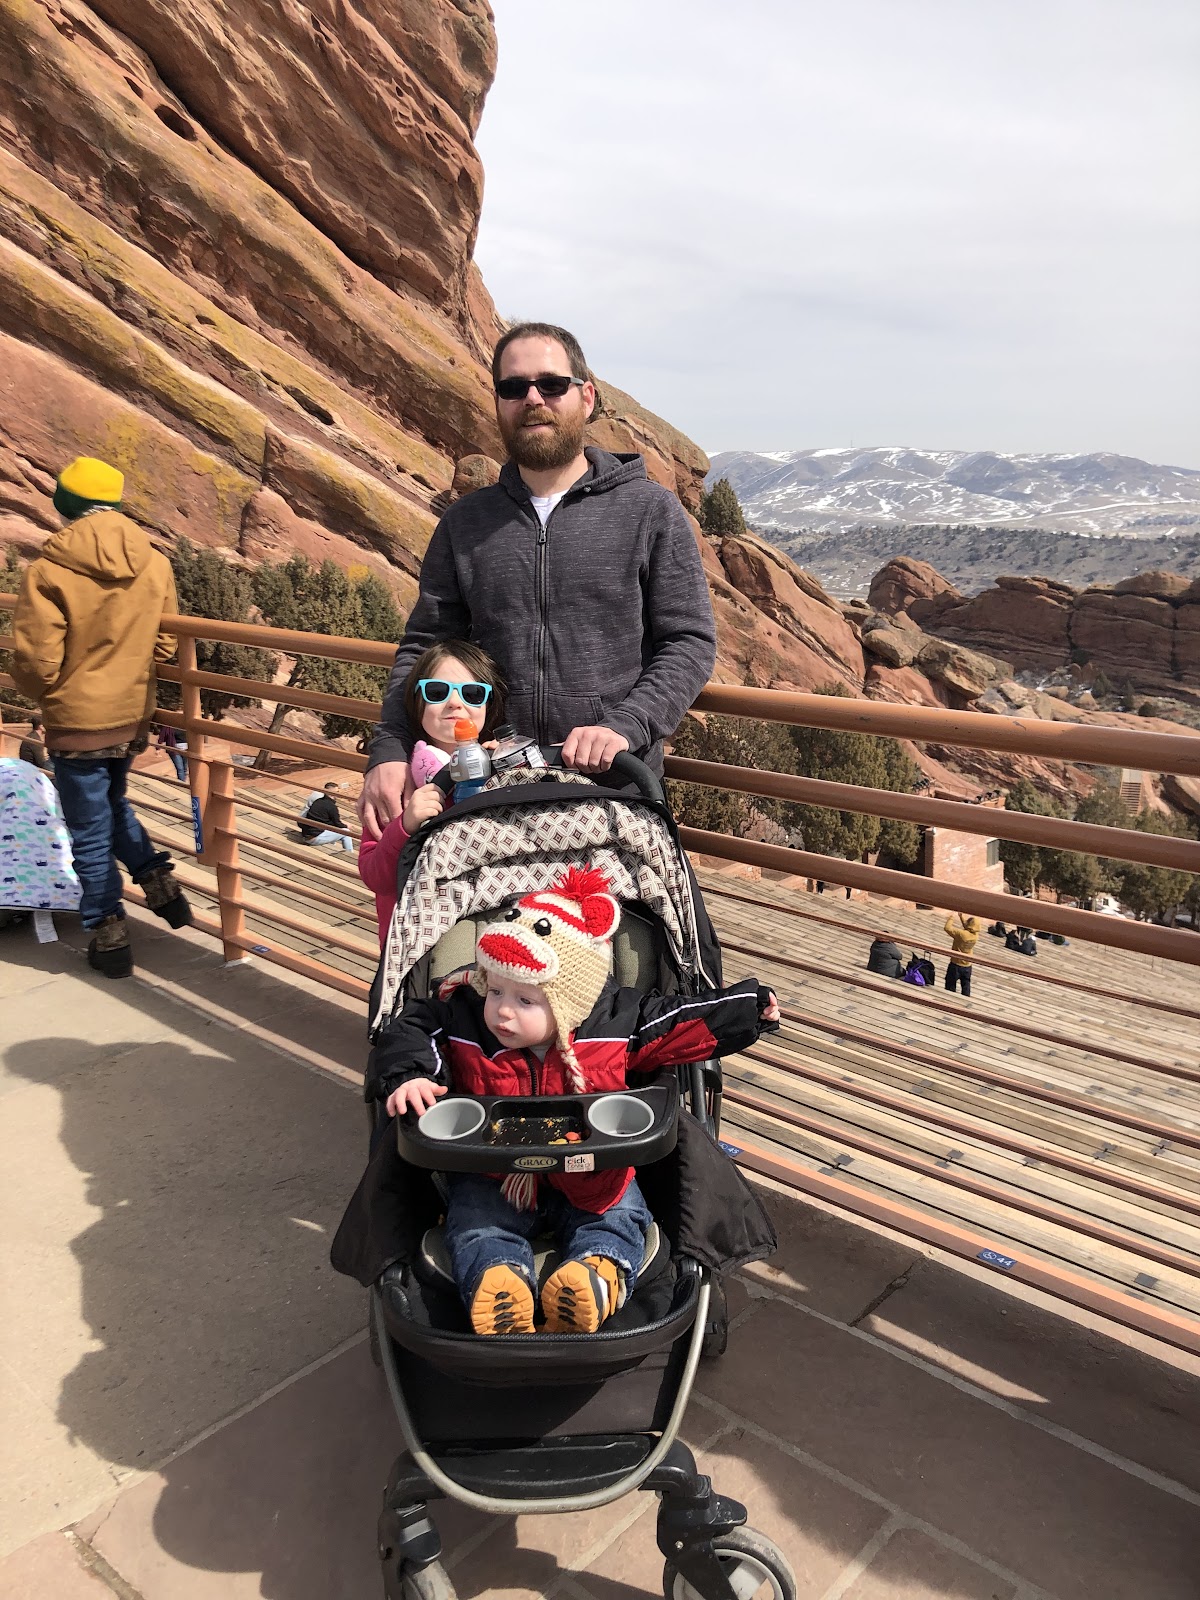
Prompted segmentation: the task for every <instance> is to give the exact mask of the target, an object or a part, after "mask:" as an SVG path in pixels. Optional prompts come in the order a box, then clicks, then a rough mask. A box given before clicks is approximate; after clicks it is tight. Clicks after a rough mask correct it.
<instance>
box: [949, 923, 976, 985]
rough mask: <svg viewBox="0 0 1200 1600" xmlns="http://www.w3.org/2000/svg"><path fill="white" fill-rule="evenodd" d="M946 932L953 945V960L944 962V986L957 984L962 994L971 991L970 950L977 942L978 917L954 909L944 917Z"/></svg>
mask: <svg viewBox="0 0 1200 1600" xmlns="http://www.w3.org/2000/svg"><path fill="white" fill-rule="evenodd" d="M946 932H947V933H948V934H949V935H950V942H951V944H953V946H954V960H953V961H947V963H946V987H947V989H949V990H951V991H953V989H954V987H955V985H956V984H957V985H958V986H959V987H960V988H961V989H962V992H963V994H964V995H969V994H970V993H971V952H972V951H973V950H974V948H975V946H976V945H977V944H978V943H979V918H978V917H965V916H964V915H963V914H962V912H961V911H955V912H953V913H951V915H950V916H948V917H947V918H946Z"/></svg>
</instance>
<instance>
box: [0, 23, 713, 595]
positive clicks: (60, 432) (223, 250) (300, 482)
mask: <svg viewBox="0 0 1200 1600" xmlns="http://www.w3.org/2000/svg"><path fill="white" fill-rule="evenodd" d="M495 58H496V40H495V33H494V29H493V24H492V15H491V11H490V8H489V7H488V6H487V5H486V4H485V3H484V0H432V3H431V0H396V3H393V4H389V5H386V6H385V5H379V4H374V3H371V0H310V3H308V4H305V5H303V6H301V5H297V4H292V3H291V0H282V3H278V0H232V3H231V0H92V3H91V4H84V3H82V0H0V537H5V538H7V539H8V540H10V541H14V540H15V541H16V542H19V543H22V544H24V545H25V546H27V547H28V546H30V545H33V544H36V542H37V538H38V534H37V530H39V529H40V530H42V531H43V532H44V531H46V530H48V529H51V528H53V527H55V526H56V525H57V519H56V518H55V517H54V514H53V512H52V511H51V509H50V506H49V492H50V490H51V488H52V484H51V481H50V479H51V474H52V472H53V470H55V469H56V468H57V467H58V466H60V465H61V464H62V463H63V462H64V461H66V460H68V459H69V458H70V457H71V456H72V455H74V454H76V453H77V452H79V451H87V452H88V453H91V454H96V455H101V456H104V457H106V458H108V459H110V460H112V461H114V462H116V463H117V464H118V465H120V466H121V467H123V468H124V469H125V470H126V472H127V475H128V479H129V483H128V501H129V506H130V509H131V510H132V511H133V513H134V514H135V515H136V516H137V517H138V518H139V519H140V520H142V521H143V522H145V523H146V524H147V525H148V527H150V529H151V530H153V531H156V532H157V533H159V534H160V535H162V536H163V537H164V538H167V539H169V538H170V537H172V536H177V535H180V534H187V535H188V536H189V537H191V538H192V539H194V540H198V541H201V542H204V543H208V544H213V545H220V546H224V547H226V548H227V549H229V550H230V551H231V552H233V551H237V552H240V554H241V555H242V556H244V557H246V558H248V559H250V560H254V559H256V558H261V557H262V556H263V555H265V554H268V553H273V552H275V551H277V550H279V549H287V548H300V549H302V550H304V551H306V552H307V553H309V554H311V555H314V556H321V555H324V554H330V555H333V556H334V557H335V558H337V559H340V560H342V561H343V562H346V561H349V560H350V559H356V560H362V559H363V555H362V552H363V550H366V551H367V552H369V553H370V554H369V555H368V558H367V559H368V560H370V559H371V557H372V556H373V557H374V559H375V563H376V564H377V565H378V566H379V567H380V569H381V570H383V569H384V564H385V563H386V564H387V567H388V568H390V569H391V576H392V577H393V581H395V583H396V586H397V588H398V589H399V591H400V593H401V595H402V596H406V595H407V596H411V593H412V592H413V584H412V578H413V575H414V574H415V572H416V570H417V567H418V564H419V561H420V556H421V553H422V551H423V549H424V547H425V544H426V542H427V540H428V537H429V533H430V531H431V529H432V527H433V523H434V520H435V516H434V511H433V506H434V504H435V503H436V501H437V498H438V496H441V495H445V494H446V493H447V492H448V491H450V488H451V484H452V482H453V480H454V475H455V466H456V463H457V462H458V461H460V460H461V459H462V458H464V457H469V456H475V455H485V456H490V457H495V456H496V455H498V454H499V451H500V445H499V439H498V437H497V433H496V426H495V420H494V415H493V410H492V401H491V394H490V385H489V382H488V376H487V370H486V365H485V358H486V355H487V353H488V351H489V350H490V347H491V344H492V342H493V340H494V338H495V336H496V333H497V331H498V325H497V321H496V316H495V312H494V309H493V307H492V303H491V300H490V299H489V297H488V294H487V291H486V290H485V289H484V287H483V284H482V282H481V280H480V278H479V275H478V273H477V271H476V269H475V268H474V266H473V265H472V261H471V253H472V249H473V246H474V241H475V233H476V228H477V226H478V221H479V209H480V203H481V198H482V187H483V173H482V169H481V165H480V161H479V156H478V154H477V152H476V150H475V147H474V143H473V136H474V133H475V130H476V128H477V126H478V122H479V116H480V112H481V109H482V105H483V99H484V95H485V94H486V92H487V89H488V87H489V85H490V83H491V81H492V76H493V72H494V69H495ZM604 393H605V400H606V414H605V416H604V418H603V419H602V420H601V421H600V422H599V423H598V424H597V427H596V438H597V441H598V442H600V443H603V444H605V445H607V446H609V447H612V448H617V449H639V450H642V451H643V452H644V454H645V456H646V460H647V467H648V470H649V471H650V473H651V474H652V476H654V477H655V478H657V479H658V480H659V481H660V482H663V483H665V484H667V485H669V486H670V487H671V488H673V489H676V490H677V491H678V492H679V494H680V495H681V497H682V498H683V499H684V501H685V503H687V504H689V505H693V506H694V505H695V504H696V503H697V500H698V495H699V490H700V484H701V479H702V477H703V473H704V472H705V470H706V469H707V465H708V463H707V460H706V458H705V456H704V454H703V452H701V451H700V450H699V449H697V448H696V446H695V445H693V444H692V443H691V441H690V440H688V439H686V438H684V437H683V435H682V434H680V433H679V432H678V431H677V430H676V429H674V428H672V427H671V426H670V425H669V424H668V423H666V422H663V421H662V420H661V419H660V418H657V417H654V416H652V415H651V414H650V413H648V412H646V411H644V410H643V409H642V408H641V407H639V406H638V405H637V403H636V402H635V401H633V400H631V399H630V398H629V397H628V396H626V395H623V394H622V393H621V392H620V391H619V390H616V389H612V388H609V387H608V386H607V385H605V386H604Z"/></svg>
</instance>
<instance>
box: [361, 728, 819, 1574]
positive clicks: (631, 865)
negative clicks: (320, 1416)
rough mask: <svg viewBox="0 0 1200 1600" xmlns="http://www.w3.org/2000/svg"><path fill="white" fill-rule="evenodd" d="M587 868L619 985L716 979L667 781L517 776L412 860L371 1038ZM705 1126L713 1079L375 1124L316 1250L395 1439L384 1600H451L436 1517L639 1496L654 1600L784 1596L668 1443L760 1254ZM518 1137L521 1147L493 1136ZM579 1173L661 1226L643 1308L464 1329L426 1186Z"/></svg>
mask: <svg viewBox="0 0 1200 1600" xmlns="http://www.w3.org/2000/svg"><path fill="white" fill-rule="evenodd" d="M541 755H542V758H543V759H544V760H548V761H550V762H553V759H554V753H553V752H549V751H545V752H542V753H541ZM614 781H615V783H623V784H629V785H630V789H622V788H617V787H615V786H611V787H610V785H613V784H614ZM631 790H633V791H635V792H631ZM585 861H587V862H590V863H591V864H592V865H594V866H596V867H599V868H601V869H602V870H603V871H604V872H605V874H606V876H607V877H608V879H609V882H610V885H611V886H612V892H613V893H614V894H615V895H616V896H617V897H618V899H619V900H620V901H621V904H622V911H623V915H622V923H621V926H620V928H619V929H618V931H617V934H616V936H615V938H614V941H613V966H614V976H615V978H616V981H617V982H618V983H619V984H621V985H623V986H626V985H627V986H630V987H634V988H638V989H639V990H641V991H642V992H647V991H648V990H650V989H652V988H653V989H659V990H661V991H663V992H666V993H675V994H685V995H687V994H691V993H695V992H696V991H697V990H698V989H699V988H700V987H716V986H718V985H719V984H720V982H721V971H720V961H721V958H720V949H719V947H718V945H717V941H716V937H715V935H714V934H713V931H712V928H711V925H710V923H709V921H708V916H707V913H706V912H705V909H704V905H703V901H702V899H701V897H700V893H699V888H698V886H697V884H696V881H695V878H694V876H693V875H692V872H691V868H690V865H689V863H688V861H687V858H686V855H685V854H684V852H683V849H682V846H681V845H680V843H679V838H678V834H677V832H676V829H675V824H674V822H673V820H672V818H671V815H670V812H669V810H668V808H667V805H666V801H665V797H664V794H663V790H662V786H661V785H660V783H659V781H658V779H657V778H656V777H655V776H654V775H653V774H652V773H651V772H650V771H649V770H648V769H647V768H646V767H645V766H644V765H643V764H642V763H641V762H640V761H637V760H636V759H635V758H633V757H631V756H628V755H621V756H618V758H617V760H616V761H615V762H614V763H613V767H612V770H611V772H610V773H609V774H608V775H607V779H606V780H602V781H601V782H600V783H593V782H592V781H590V780H589V779H587V778H584V777H583V776H582V775H581V774H577V773H573V772H566V771H561V770H558V771H553V770H547V769H545V768H543V769H542V770H541V771H535V770H531V769H530V768H528V767H523V768H518V769H512V770H508V771H505V772H502V773H497V774H495V775H493V777H492V779H491V780H489V783H488V785H487V786H486V787H485V788H484V789H483V790H481V791H480V792H479V793H477V794H475V795H473V796H472V797H470V798H469V799H467V800H465V801H463V802H462V803H460V804H458V805H456V806H454V807H453V809H451V810H449V811H447V812H443V813H442V815H441V816H440V817H438V818H436V819H435V820H434V821H433V822H432V823H430V824H428V825H427V826H426V827H424V828H422V829H421V830H420V831H419V832H418V833H417V834H416V835H415V836H414V837H413V839H412V840H410V842H409V843H408V844H407V845H406V846H405V849H404V852H403V854H402V856H401V859H400V863H399V871H398V889H399V897H398V901H397V907H396V913H395V915H394V917H393V919H392V924H391V928H390V930H389V934H388V939H387V943H386V946H385V950H384V956H383V960H382V962H381V964H380V969H379V972H378V974H377V977H376V980H375V983H374V986H373V988H372V995H371V1030H372V1034H374V1033H375V1031H376V1030H377V1029H378V1028H379V1027H380V1025H381V1024H382V1023H383V1022H384V1021H386V1019H387V1018H389V1017H390V1016H391V1015H392V1014H393V1012H394V1011H395V1009H396V1008H397V1007H398V1006H400V1005H402V1004H404V1003H405V1001H406V1000H407V999H409V998H410V997H422V996H427V995H428V994H429V993H431V992H433V991H434V990H436V988H437V986H438V984H439V982H440V981H443V980H445V978H446V977H447V975H448V974H450V973H453V972H454V971H455V970H456V969H458V968H461V967H465V966H467V965H469V964H471V963H472V962H473V959H474V947H475V922H476V919H479V920H481V921H483V920H491V919H492V918H494V917H495V916H496V915H497V913H498V911H499V910H500V908H501V907H503V906H505V905H506V904H507V903H508V902H510V901H511V900H513V899H515V898H516V897H518V896H520V895H522V894H525V893H527V892H529V891H530V890H533V889H545V888H548V887H549V886H550V885H551V883H552V882H554V880H555V879H556V878H557V877H558V876H559V875H560V874H561V873H562V872H563V870H564V869H565V868H567V867H570V866H576V865H581V864H582V863H583V862H585ZM618 1102H619V1104H618ZM602 1103H603V1104H602ZM720 1107H721V1068H720V1063H719V1062H717V1061H707V1062H703V1063H694V1064H691V1065H689V1066H687V1067H681V1068H678V1069H674V1068H672V1069H668V1070H667V1072H665V1073H663V1074H660V1075H659V1077H658V1078H657V1079H656V1080H654V1081H652V1082H651V1084H650V1086H649V1087H647V1088H645V1089H643V1090H638V1091H634V1090H629V1091H626V1092H625V1093H621V1094H608V1095H583V1096H580V1097H578V1098H577V1100H575V1099H572V1100H568V1101H564V1100H563V1099H554V1100H546V1101H542V1102H539V1101H537V1100H536V1099H532V1098H525V1099H521V1100H512V1099H509V1100H505V1101H492V1102H489V1101H488V1100H487V1099H475V1098H472V1097H468V1096H463V1095H452V1096H450V1097H449V1098H448V1099H446V1100H443V1101H441V1102H439V1104H438V1105H437V1106H436V1107H434V1108H433V1109H432V1111H431V1112H427V1113H426V1114H425V1116H424V1117H422V1118H421V1119H420V1121H419V1123H418V1122H417V1121H416V1120H415V1119H414V1118H412V1117H411V1116H406V1117H402V1118H399V1119H397V1120H396V1122H395V1123H394V1124H393V1123H392V1122H390V1121H389V1120H388V1119H387V1118H386V1113H385V1112H384V1109H383V1107H382V1105H380V1104H379V1103H378V1102H374V1103H372V1104H371V1105H370V1106H369V1112H370V1116H371V1123H372V1148H371V1155H370V1158H369V1160H368V1164H367V1169H366V1172H365V1173H364V1175H363V1178H362V1181H361V1182H360V1184H359V1186H358V1189H357V1191H356V1193H355V1195H354V1197H353V1199H352V1200H351V1202H350V1205H349V1207H348V1208H347V1211H346V1214H345V1216H344V1218H343V1220H342V1223H341V1225H340V1227H339V1229H338V1232H337V1236H336V1237H335V1239H334V1243H333V1248H332V1252H331V1256H332V1261H333V1265H334V1266H335V1267H336V1268H337V1269H338V1270H339V1271H341V1272H345V1273H347V1274H349V1275H350V1276H352V1277H355V1278H357V1279H358V1281H359V1282H360V1283H362V1284H363V1285H364V1286H365V1287H367V1288H368V1289H369V1292H370V1296H369V1318H370V1340H371V1351H372V1355H373V1358H374V1359H375V1361H376V1363H377V1364H378V1365H380V1366H381V1367H382V1369H383V1372H384V1375H385V1377H386V1380H387V1386H388V1389H389V1391H390V1394H391V1399H392V1403H393V1405H394V1407H395V1411H396V1416H397V1418H398V1420H399V1424H400V1429H401V1433H402V1435H403V1439H404V1445H405V1451H404V1453H403V1454H402V1455H401V1456H400V1457H399V1458H398V1460H397V1461H396V1463H395V1465H394V1466H393V1468H392V1471H391V1475H390V1478H389V1481H388V1484H387V1488H386V1490H385V1492H384V1499H383V1510H382V1513H381V1515H380V1519H379V1554H380V1559H381V1562H382V1564H383V1576H384V1593H385V1596H387V1597H389V1600H453V1597H454V1590H453V1586H452V1584H451V1581H450V1579H449V1577H448V1576H447V1574H446V1571H445V1569H444V1567H443V1566H442V1564H441V1562H440V1560H439V1557H440V1555H441V1542H440V1539H439V1536H438V1532H437V1529H436V1527H435V1526H434V1524H433V1522H432V1521H431V1519H430V1517H429V1514H428V1511H427V1502H428V1501H430V1500H431V1499H435V1498H438V1497H443V1496H444V1497H448V1498H452V1499H455V1500H459V1501H461V1502H463V1503H465V1504H467V1505H470V1506H474V1507H476V1508H478V1509H480V1510H482V1511H485V1512H487V1513H489V1514H491V1515H501V1516H503V1515H512V1516H515V1515H519V1514H525V1513H530V1512H564V1513H565V1512H573V1511H586V1510H591V1509H593V1508H595V1507H597V1506H602V1505H606V1504H608V1503H609V1502H611V1501H614V1500H617V1499H619V1498H620V1497H621V1496H622V1495H625V1494H627V1493H628V1492H629V1491H631V1490H633V1489H644V1490H650V1491H653V1492H655V1493H657V1494H658V1495H659V1497H660V1507H659V1512H658V1521H657V1540H658V1545H659V1548H660V1550H661V1551H662V1553H663V1556H664V1560H665V1571H664V1592H665V1594H666V1595H667V1597H668V1600H695V1597H697V1596H700V1597H703V1600H733V1597H734V1596H740V1597H742V1600H748V1597H749V1596H751V1595H754V1594H757V1593H759V1592H760V1591H762V1592H764V1593H770V1594H773V1595H774V1596H776V1597H777V1600H787V1597H789V1596H793V1595H794V1594H795V1592H796V1586H795V1580H794V1578H793V1576H792V1573H791V1571H790V1569H789V1567H788V1564H787V1561H786V1558H785V1557H784V1556H783V1554H782V1552H781V1551H780V1550H779V1549H778V1548H777V1547H776V1546H775V1545H774V1544H772V1543H771V1541H770V1540H768V1539H766V1538H765V1537H764V1536H763V1535H761V1534H759V1533H756V1532H754V1531H753V1530H751V1529H748V1528H746V1527H745V1523H746V1510H745V1507H744V1506H742V1505H740V1504H738V1503H737V1502H736V1501H733V1500H730V1499H727V1498H725V1497H723V1496H721V1495H719V1494H717V1493H715V1492H714V1491H713V1489H712V1486H711V1484H710V1481H709V1479H708V1478H707V1477H705V1476H703V1475H702V1474H700V1473H699V1472H698V1471H697V1469H696V1462H695V1458H694V1456H693V1455H692V1452H691V1451H690V1450H689V1449H688V1447H687V1446H686V1445H685V1444H683V1443H682V1441H681V1440H680V1439H679V1437H678V1434H679V1431H680V1427H681V1425H682V1422H683V1418H684V1413H685V1411H686V1409H687V1404H688V1400H689V1397H690V1395H691V1390H692V1386H693V1382H694V1380H695V1376H696V1372H697V1368H698V1365H699V1362H700V1360H701V1357H702V1356H704V1355H706V1354H707V1355H709V1356H715V1355H718V1354H720V1353H722V1352H723V1350H724V1348H725V1342H726V1336H727V1313H726V1309H725V1298H724V1293H723V1291H722V1288H721V1274H722V1272H725V1271H728V1270H731V1269H732V1268H734V1267H736V1266H738V1265H740V1264H743V1263H745V1262H747V1261H751V1260H757V1259H761V1258H762V1257H764V1256H766V1255H768V1254H770V1253H771V1251H772V1250H773V1249H774V1247H775V1235H774V1230H773V1228H772V1226H771V1224H770V1221H769V1220H768V1218H767V1216H766V1214H765V1212H764V1211H763V1209H762V1206H761V1204H760V1202H759V1201H758V1199H757V1198H756V1197H755V1196H754V1194H753V1193H752V1191H751V1190H750V1188H749V1186H748V1185H747V1184H746V1182H745V1180H744V1179H743V1177H742V1175H741V1174H740V1173H739V1172H738V1171H737V1169H736V1168H735V1166H734V1165H733V1163H732V1161H731V1160H729V1158H728V1157H727V1156H726V1155H725V1154H724V1153H723V1152H722V1151H721V1149H720V1147H719V1145H718V1144H717V1142H716V1135H717V1131H718V1124H719V1119H720ZM551 1111H554V1112H558V1113H562V1112H564V1111H569V1112H570V1113H571V1114H573V1115H575V1116H576V1117H578V1118H579V1126H581V1127H583V1128H584V1130H585V1133H584V1137H585V1138H586V1140H587V1143H586V1146H585V1147H584V1148H585V1149H586V1151H587V1154H586V1155H585V1156H583V1157H581V1156H580V1155H579V1151H580V1145H579V1144H578V1143H574V1144H568V1145H566V1146H565V1147H564V1146H563V1145H562V1144H561V1142H556V1141H551V1140H550V1139H549V1138H547V1137H546V1136H545V1134H546V1129H545V1127H544V1125H543V1127H542V1132H541V1133H540V1134H539V1133H538V1131H537V1130H538V1123H537V1121H536V1119H537V1118H539V1117H545V1116H546V1115H547V1114H548V1113H550V1112H551ZM521 1119H526V1120H525V1121H524V1122H523V1123H522V1122H521ZM514 1121H515V1122H518V1123H520V1125H521V1126H522V1127H524V1129H525V1131H526V1136H525V1137H523V1138H520V1139H518V1140H517V1141H515V1142H513V1143H511V1144H508V1143H500V1144H497V1143H495V1142H490V1140H489V1136H490V1135H494V1134H495V1132H496V1130H497V1129H498V1128H502V1127H505V1126H511V1125H512V1124H513V1123H514ZM552 1131H559V1130H552ZM530 1133H532V1137H530V1136H529V1134H530ZM580 1159H583V1160H585V1161H587V1162H589V1163H594V1168H592V1167H589V1168H588V1170H594V1169H598V1168H601V1167H604V1166H610V1167H612V1166H634V1167H636V1168H637V1173H638V1182H639V1185H640V1187H641V1190H642V1193H643V1195H644V1197H645V1199H646V1202H647V1204H648V1206H649V1209H650V1211H651V1212H652V1214H653V1217H654V1222H653V1223H652V1225H651V1227H650V1229H649V1231H648V1233H647V1237H646V1254H645V1261H644V1264H643V1266H642V1269H641V1273H640V1275H639V1278H638V1282H637V1287H636V1289H635V1290H634V1292H633V1293H632V1294H631V1296H630V1297H629V1299H628V1301H627V1302H626V1303H625V1304H624V1305H623V1306H622V1307H621V1308H620V1309H619V1310H618V1311H617V1312H616V1313H615V1314H614V1315H613V1316H611V1317H610V1318H609V1320H608V1321H607V1322H605V1323H604V1324H603V1326H602V1328H601V1329H600V1331H598V1332H596V1333H588V1334H576V1333H565V1334H549V1333H544V1332H543V1333H537V1334H535V1335H529V1334H517V1335H505V1334H500V1335H493V1336H489V1337H486V1338H484V1337H480V1336H478V1335H476V1334H475V1333H473V1332H472V1331H471V1329H470V1324H469V1322H468V1320H467V1316H466V1312H465V1310H464V1307H463V1304H462V1301H461V1298H460V1296H459V1294H458V1292H457V1290H456V1288H455V1285H454V1281H453V1278H452V1277H451V1275H450V1270H449V1258H448V1254H447V1251H446V1248H445V1244H444V1241H443V1239H442V1230H441V1227H440V1217H441V1213H442V1210H443V1194H444V1187H443V1189H442V1190H439V1187H438V1176H437V1175H438V1173H439V1171H440V1172H447V1171H472V1170H473V1171H484V1172H491V1173H500V1172H506V1171H524V1172H548V1171H553V1170H566V1171H572V1170H582V1169H580V1168H578V1167H572V1166H570V1165H569V1163H570V1162H571V1161H579V1160H580ZM551 1244H552V1241H543V1242H542V1244H541V1246H540V1247H538V1246H535V1254H536V1256H537V1263H538V1269H539V1281H542V1279H543V1278H544V1276H545V1274H546V1273H548V1272H549V1271H551V1270H553V1266H554V1265H555V1264H556V1258H555V1257H554V1255H553V1253H552V1250H551V1248H550V1246H551Z"/></svg>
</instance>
